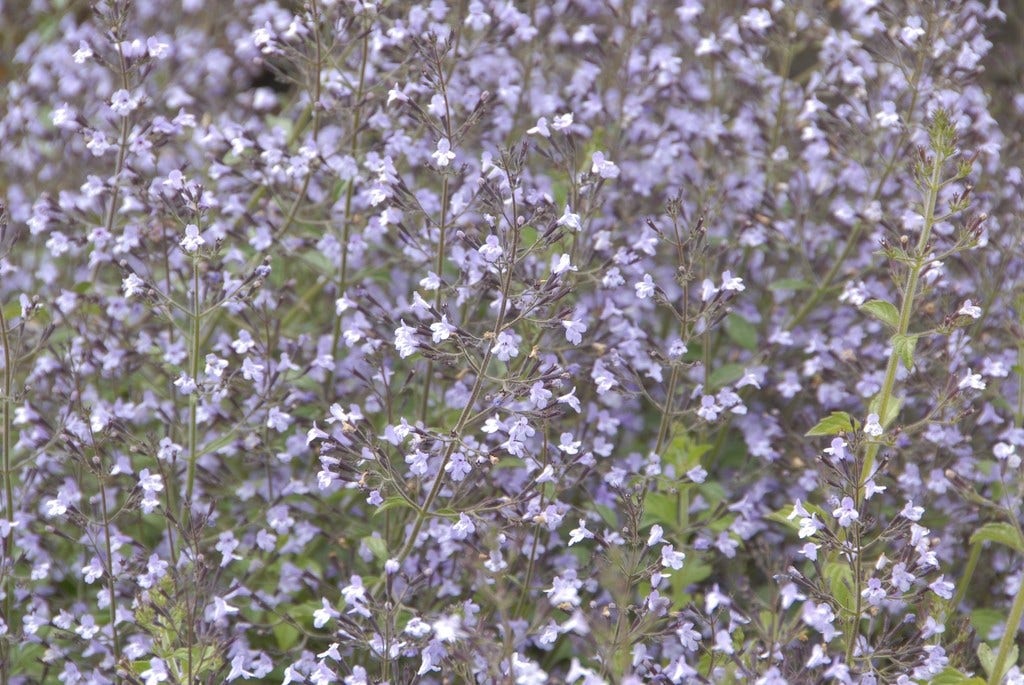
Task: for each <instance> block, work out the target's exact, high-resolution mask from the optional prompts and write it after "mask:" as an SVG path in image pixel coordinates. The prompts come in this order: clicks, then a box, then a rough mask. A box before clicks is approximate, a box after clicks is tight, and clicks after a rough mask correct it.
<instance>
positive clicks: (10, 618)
mask: <svg viewBox="0 0 1024 685" xmlns="http://www.w3.org/2000/svg"><path fill="white" fill-rule="evenodd" d="M0 345H3V348H4V351H3V355H4V357H3V360H4V372H3V374H4V375H3V398H0V401H2V402H3V406H0V413H2V414H3V419H2V420H3V435H2V436H0V451H2V455H0V456H2V459H3V462H2V468H3V480H4V482H3V488H4V517H5V518H6V520H7V534H6V535H5V536H4V543H3V548H4V556H3V569H2V572H3V577H4V584H3V591H4V616H3V620H4V623H6V624H7V629H8V630H10V629H11V628H12V626H13V624H14V615H13V608H14V530H13V528H14V521H15V519H14V483H13V481H14V472H13V471H12V469H11V404H12V403H13V401H14V398H13V397H12V396H11V393H12V391H13V389H14V356H13V355H12V354H11V339H10V332H9V331H8V330H7V317H6V316H5V315H4V312H3V307H0ZM0 654H2V663H0V682H2V683H4V685H6V683H8V682H10V677H11V648H10V643H9V642H7V641H6V640H4V641H3V645H2V647H0Z"/></svg>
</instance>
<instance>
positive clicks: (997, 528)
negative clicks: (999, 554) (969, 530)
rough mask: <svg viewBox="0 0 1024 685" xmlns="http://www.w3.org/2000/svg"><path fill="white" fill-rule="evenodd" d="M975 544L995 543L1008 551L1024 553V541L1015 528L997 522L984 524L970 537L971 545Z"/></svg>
mask: <svg viewBox="0 0 1024 685" xmlns="http://www.w3.org/2000/svg"><path fill="white" fill-rule="evenodd" d="M976 542H995V543H998V544H1000V545H1005V546H1007V547H1009V548H1010V549H1013V550H1016V551H1018V552H1021V553H1024V539H1022V538H1021V536H1020V533H1019V532H1018V531H1017V529H1016V528H1014V527H1013V526H1011V525H1010V524H1009V523H1002V522H999V521H996V522H992V523H986V524H985V525H983V526H982V527H981V528H979V529H978V530H976V531H974V534H973V535H972V536H971V544H972V545H973V544H974V543H976Z"/></svg>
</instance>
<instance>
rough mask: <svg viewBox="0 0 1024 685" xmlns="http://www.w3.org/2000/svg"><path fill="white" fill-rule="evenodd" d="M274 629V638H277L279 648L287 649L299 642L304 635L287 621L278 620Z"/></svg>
mask: <svg viewBox="0 0 1024 685" xmlns="http://www.w3.org/2000/svg"><path fill="white" fill-rule="evenodd" d="M273 631H274V639H275V640H277V646H278V648H279V649H281V650H284V651H287V650H289V649H291V648H292V647H294V646H295V645H296V644H298V642H299V638H300V637H301V636H302V634H301V633H300V632H299V629H298V628H296V627H295V626H293V625H292V624H291V623H287V622H285V621H277V622H276V623H274V627H273Z"/></svg>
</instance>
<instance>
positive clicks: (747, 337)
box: [725, 313, 757, 351]
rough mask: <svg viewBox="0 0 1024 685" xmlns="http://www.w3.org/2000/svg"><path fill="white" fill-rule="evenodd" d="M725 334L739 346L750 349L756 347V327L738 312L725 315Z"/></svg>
mask: <svg viewBox="0 0 1024 685" xmlns="http://www.w3.org/2000/svg"><path fill="white" fill-rule="evenodd" d="M725 334H726V335H728V336H729V339H730V340H732V341H733V342H734V343H736V344H737V345H739V346H740V347H744V348H746V349H748V350H751V351H753V350H756V349H757V329H756V328H754V326H753V324H751V323H750V322H749V321H747V320H746V319H744V318H743V317H742V316H740V315H739V314H736V313H732V314H730V315H729V316H727V317H725Z"/></svg>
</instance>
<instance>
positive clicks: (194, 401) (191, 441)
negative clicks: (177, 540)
mask: <svg viewBox="0 0 1024 685" xmlns="http://www.w3.org/2000/svg"><path fill="white" fill-rule="evenodd" d="M189 318H190V320H191V323H192V331H191V338H190V340H189V343H190V347H191V349H190V350H189V359H188V374H189V377H190V378H191V380H192V382H193V383H198V379H199V345H200V335H201V333H202V330H201V329H202V327H201V323H202V309H201V307H200V301H199V256H198V255H195V256H193V257H192V315H191V316H190V317H189ZM198 407H199V389H198V387H197V388H196V389H195V390H194V391H193V392H192V393H191V394H190V395H189V399H188V475H187V477H186V480H185V501H184V502H182V514H183V516H182V521H185V520H186V519H185V516H184V514H186V513H191V511H192V496H193V494H194V492H195V483H196V462H197V461H198V460H199V444H198V443H199V437H198V432H199V431H198V427H197V425H196V424H197V416H196V413H197V409H198Z"/></svg>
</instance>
